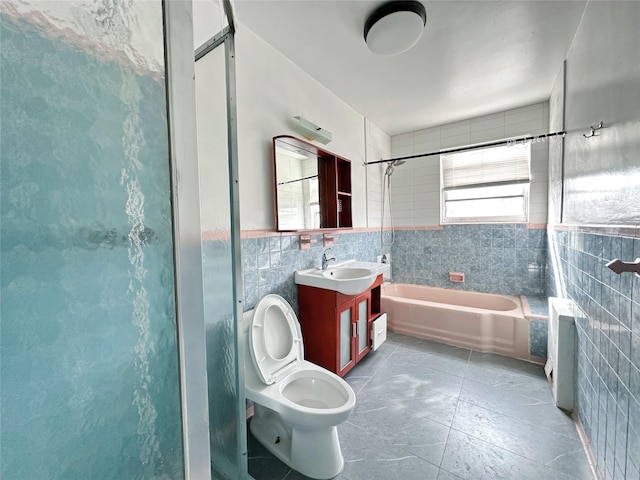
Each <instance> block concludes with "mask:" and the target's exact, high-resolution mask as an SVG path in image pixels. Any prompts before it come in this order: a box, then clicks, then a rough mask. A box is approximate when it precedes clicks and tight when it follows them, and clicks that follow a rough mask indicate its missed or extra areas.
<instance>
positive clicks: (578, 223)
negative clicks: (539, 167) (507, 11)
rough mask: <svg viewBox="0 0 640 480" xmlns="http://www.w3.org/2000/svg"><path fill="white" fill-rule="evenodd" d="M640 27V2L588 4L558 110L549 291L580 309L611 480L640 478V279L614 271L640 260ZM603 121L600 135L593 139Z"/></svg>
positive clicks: (594, 411) (581, 344) (580, 370)
mask: <svg viewBox="0 0 640 480" xmlns="http://www.w3.org/2000/svg"><path fill="white" fill-rule="evenodd" d="M639 23H640V4H639V3H638V2H589V3H588V4H587V6H586V9H585V12H584V15H583V18H582V21H581V23H580V25H579V27H578V30H577V32H576V35H575V38H574V40H573V43H572V46H571V49H570V51H569V55H568V57H567V60H566V90H565V102H564V105H565V111H564V112H558V111H555V110H556V107H554V111H552V112H551V114H552V118H553V117H556V118H557V117H560V116H562V115H563V113H564V118H565V122H566V125H565V126H566V130H567V132H568V133H567V136H566V138H565V141H564V164H563V168H562V169H560V170H558V169H555V168H554V169H553V172H552V173H553V176H552V178H551V181H552V182H554V183H555V182H562V189H561V191H562V192H563V193H562V202H561V203H558V202H555V201H554V202H550V203H554V204H555V205H561V206H562V207H563V208H562V211H561V214H562V216H561V218H562V222H563V223H561V224H556V225H550V228H549V258H548V272H549V275H548V289H549V292H550V294H553V295H556V296H560V297H565V298H570V299H572V300H573V301H574V302H575V303H576V305H577V307H578V313H579V318H578V320H577V323H576V330H577V339H578V340H577V350H578V357H577V383H576V387H575V388H576V389H575V398H576V403H577V406H576V410H577V413H578V417H579V419H580V421H581V423H582V424H583V426H584V429H585V432H586V435H587V438H588V441H589V446H590V449H591V452H592V453H593V455H594V457H595V461H596V464H597V469H598V472H599V474H600V477H601V478H602V479H607V480H608V479H638V478H640V457H639V456H638V452H640V277H637V276H635V275H633V274H630V273H623V274H621V275H615V274H613V273H612V272H611V271H610V270H609V269H608V268H607V267H606V263H607V262H608V261H610V260H612V259H614V258H620V259H622V260H624V261H633V259H635V258H638V257H640V227H638V225H639V224H640V213H639V212H640V210H639V209H638V198H640V181H638V180H639V179H640V146H639V145H640V142H639V133H638V132H640V103H639V102H638V100H637V92H638V91H640V62H638V49H639V48H640V32H639V31H638V28H637V26H638V24H639ZM559 85H561V83H557V84H556V87H555V88H554V92H553V94H552V97H553V96H554V95H558V96H559V94H560V92H558V89H559V88H561V87H560V86H559ZM556 103H558V104H561V102H556ZM560 106H561V105H560ZM600 121H603V122H604V124H605V126H606V128H605V129H603V130H601V131H600V132H598V133H599V136H596V137H593V138H589V139H587V138H584V137H583V134H588V133H589V126H590V125H597V124H598V123H599V122H600ZM563 174H564V178H563ZM552 213H553V212H552ZM551 219H552V220H554V219H557V216H555V215H554V216H552V217H551Z"/></svg>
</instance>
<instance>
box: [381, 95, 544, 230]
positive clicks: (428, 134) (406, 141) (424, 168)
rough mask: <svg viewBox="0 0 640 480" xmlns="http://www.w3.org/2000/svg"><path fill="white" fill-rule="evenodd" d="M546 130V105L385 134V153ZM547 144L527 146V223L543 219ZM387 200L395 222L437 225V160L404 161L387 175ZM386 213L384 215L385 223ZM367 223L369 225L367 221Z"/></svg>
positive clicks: (424, 150) (432, 148)
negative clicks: (388, 141) (388, 145)
mask: <svg viewBox="0 0 640 480" xmlns="http://www.w3.org/2000/svg"><path fill="white" fill-rule="evenodd" d="M548 131H549V103H548V102H543V103H537V104H534V105H529V106H526V107H522V108H516V109H513V110H508V111H506V112H499V113H494V114H491V115H485V116H483V117H477V118H471V119H468V120H463V121H461V122H455V123H450V124H447V125H441V126H439V127H433V128H428V129H424V130H416V131H415V132H408V133H403V134H401V135H395V136H393V137H391V157H401V156H405V155H415V154H418V153H428V152H435V151H438V150H440V149H443V148H455V147H460V146H465V145H470V144H473V143H482V142H490V141H494V140H502V139H505V138H509V137H515V136H522V135H529V134H531V135H539V134H542V133H547V132H548ZM548 164H549V144H548V142H540V143H534V144H532V146H531V175H532V178H531V195H530V199H529V201H530V205H529V211H530V213H529V222H530V223H546V221H547V182H548V173H547V172H548ZM391 179H392V180H391V202H392V207H393V221H394V224H395V225H396V226H407V227H410V226H426V225H438V224H439V223H440V159H439V156H437V155H436V156H430V157H424V158H418V159H414V160H407V162H406V163H405V164H404V165H402V166H399V167H396V168H395V170H394V173H393V175H392V177H391ZM387 215H388V213H385V225H387V224H388V222H387V221H386V217H387ZM370 225H371V224H370Z"/></svg>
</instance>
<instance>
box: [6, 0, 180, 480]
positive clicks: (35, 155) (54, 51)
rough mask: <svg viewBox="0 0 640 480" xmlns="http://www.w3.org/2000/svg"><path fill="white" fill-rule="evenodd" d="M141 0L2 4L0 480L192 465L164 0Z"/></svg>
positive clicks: (161, 474) (147, 472)
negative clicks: (186, 431)
mask: <svg viewBox="0 0 640 480" xmlns="http://www.w3.org/2000/svg"><path fill="white" fill-rule="evenodd" d="M134 3H137V2H134ZM142 3H144V5H143V6H141V7H140V6H135V5H133V6H132V5H131V4H130V3H125V2H122V3H119V2H114V3H113V4H111V3H109V2H103V3H101V2H95V3H89V2H51V3H47V2H42V4H44V5H46V7H43V8H46V9H47V11H42V12H35V13H34V12H31V13H29V12H25V11H24V9H27V8H34V7H32V6H29V5H25V4H18V3H15V4H13V2H9V1H7V2H3V5H2V12H3V13H2V14H1V15H0V20H1V23H0V36H1V38H0V61H1V62H2V63H1V68H0V141H1V149H0V158H1V172H0V173H1V177H0V180H1V185H0V187H1V191H0V195H1V198H0V200H1V214H2V229H1V234H0V242H1V243H0V245H1V249H0V256H1V261H2V269H1V273H0V280H1V286H2V307H1V315H2V316H1V321H2V337H1V348H2V350H1V375H2V377H1V378H2V390H1V403H2V407H1V408H2V431H1V452H0V454H1V457H2V462H1V471H0V477H2V478H7V479H12V480H22V479H25V480H33V479H83V480H88V479H99V480H108V479H113V480H122V479H177V478H183V453H182V431H181V412H180V393H179V385H180V384H179V378H178V354H177V345H176V325H175V323H176V322H175V306H174V268H173V243H172V226H171V204H170V192H171V190H170V165H169V154H168V140H167V122H166V95H165V82H164V70H163V68H164V67H163V63H162V62H163V60H160V63H158V58H159V59H162V51H163V36H162V5H161V3H160V2H142ZM109 5H111V7H112V8H107V7H109ZM56 9H59V10H56ZM136 9H138V10H136ZM92 22H93V23H92ZM141 26H145V28H144V29H142V28H140V27H141ZM146 26H149V28H146ZM101 29H103V30H104V40H103V41H99V38H101V35H102V33H103V30H101ZM145 35H146V37H144V38H141V36H145ZM141 45H144V47H140V46H141ZM137 47H139V48H138V49H137V50H135V49H136V48H137ZM147 48H149V49H150V50H149V51H151V50H153V52H154V53H153V54H152V55H151V54H150V55H149V56H147V50H146V49H147Z"/></svg>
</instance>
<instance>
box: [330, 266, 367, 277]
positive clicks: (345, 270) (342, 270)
mask: <svg viewBox="0 0 640 480" xmlns="http://www.w3.org/2000/svg"><path fill="white" fill-rule="evenodd" d="M371 273H372V272H371V270H369V269H367V268H350V267H337V268H328V269H327V270H325V271H324V272H322V275H323V276H324V277H326V278H334V279H338V280H356V279H359V278H364V277H369V276H370V275H371Z"/></svg>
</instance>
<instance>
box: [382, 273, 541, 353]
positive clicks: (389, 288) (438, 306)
mask: <svg viewBox="0 0 640 480" xmlns="http://www.w3.org/2000/svg"><path fill="white" fill-rule="evenodd" d="M380 302H381V304H380V306H381V310H382V311H383V312H386V313H387V317H388V318H387V322H388V323H387V326H388V328H389V330H391V331H393V332H397V333H400V334H403V335H410V336H413V337H419V338H426V339H429V340H434V341H437V342H441V343H447V344H449V345H457V346H459V347H465V348H470V349H473V350H477V351H480V352H494V353H500V354H502V355H509V356H511V357H515V358H521V359H525V360H536V357H532V356H531V355H530V354H529V321H528V319H527V318H525V316H524V313H523V309H522V305H521V303H520V299H519V298H518V297H511V296H507V295H492V294H487V293H476V292H464V291H460V290H448V289H445V288H435V287H425V286H419V285H405V284H388V285H385V286H383V289H382V296H381V300H380Z"/></svg>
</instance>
